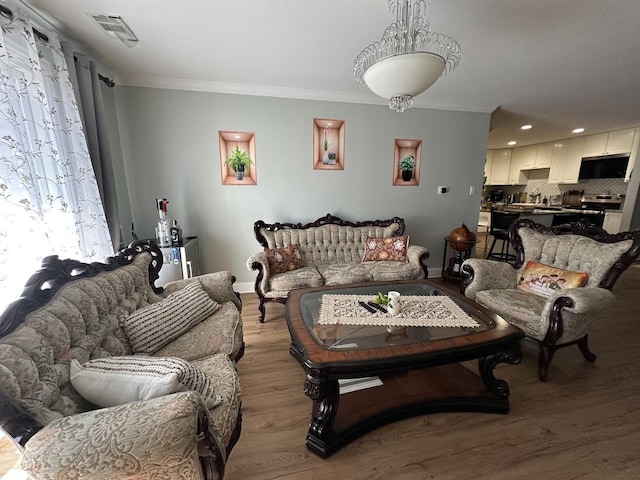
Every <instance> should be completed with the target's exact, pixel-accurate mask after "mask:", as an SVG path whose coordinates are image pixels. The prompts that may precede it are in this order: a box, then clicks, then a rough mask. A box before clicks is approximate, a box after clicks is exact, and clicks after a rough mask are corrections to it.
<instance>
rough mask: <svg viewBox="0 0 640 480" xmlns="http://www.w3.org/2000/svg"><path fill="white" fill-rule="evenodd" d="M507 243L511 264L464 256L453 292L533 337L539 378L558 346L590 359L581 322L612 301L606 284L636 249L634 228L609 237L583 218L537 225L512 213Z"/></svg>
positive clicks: (639, 239) (638, 235) (639, 246)
mask: <svg viewBox="0 0 640 480" xmlns="http://www.w3.org/2000/svg"><path fill="white" fill-rule="evenodd" d="M509 241H510V242H511V244H512V246H513V247H514V249H515V251H516V260H515V262H514V263H513V264H511V263H505V262H499V261H495V260H486V259H478V258H470V259H467V260H466V261H465V262H464V263H463V265H462V274H463V277H464V278H463V282H462V284H461V286H460V290H461V292H462V293H463V294H464V295H465V296H466V297H468V298H471V299H473V300H475V301H476V302H478V303H480V304H481V305H483V306H484V307H486V308H488V309H489V310H491V311H493V312H496V313H497V314H498V315H500V316H502V317H503V318H504V319H505V320H506V321H508V322H509V323H511V324H512V325H515V326H517V327H519V328H520V329H522V330H523V331H524V333H525V334H526V335H527V336H528V337H530V338H532V339H534V340H536V341H537V342H538V344H539V357H538V375H539V378H540V380H541V381H546V380H547V378H548V370H549V364H550V363H551V360H552V359H553V356H554V354H555V352H556V351H557V350H558V349H559V348H562V347H566V346H569V345H574V344H577V345H578V347H579V348H580V351H581V352H582V354H583V355H584V357H585V359H587V360H588V361H591V362H593V361H595V359H596V356H595V355H594V354H593V353H592V352H591V351H590V350H589V347H588V343H587V340H588V333H589V328H590V326H591V323H592V322H593V321H594V319H595V318H596V316H597V315H598V314H599V312H602V311H603V310H605V309H606V308H607V307H608V306H610V305H611V304H612V303H613V302H615V295H614V294H613V292H612V291H611V289H612V287H613V285H614V284H615V282H616V281H617V279H618V278H619V277H620V275H621V274H622V272H624V270H626V269H627V268H628V267H629V265H631V264H632V263H633V262H634V261H635V260H636V259H637V258H638V255H640V230H636V231H634V232H624V233H620V234H615V235H610V234H608V233H607V232H606V231H605V230H602V229H601V228H598V227H596V226H594V225H591V224H589V223H588V222H586V221H580V222H575V223H570V224H564V225H559V226H555V227H545V226H543V225H540V224H536V223H534V222H533V221H532V220H530V219H519V220H516V221H515V222H514V223H513V224H512V225H511V227H510V228H509ZM567 280H568V281H567Z"/></svg>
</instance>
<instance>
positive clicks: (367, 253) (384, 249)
mask: <svg viewBox="0 0 640 480" xmlns="http://www.w3.org/2000/svg"><path fill="white" fill-rule="evenodd" d="M408 245H409V235H401V236H398V237H384V238H374V237H367V239H366V241H365V242H364V256H363V257H362V261H363V262H406V261H407V248H408Z"/></svg>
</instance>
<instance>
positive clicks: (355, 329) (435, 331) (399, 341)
mask: <svg viewBox="0 0 640 480" xmlns="http://www.w3.org/2000/svg"><path fill="white" fill-rule="evenodd" d="M387 287H388V288H387V289H385V286H384V285H364V286H358V287H345V288H332V289H330V290H318V291H314V292H310V293H305V294H303V295H302V296H301V298H300V310H301V314H302V318H303V320H304V323H305V326H306V327H307V329H308V331H309V333H310V334H311V335H312V337H313V339H314V340H315V342H317V344H318V345H320V346H321V347H323V348H325V349H328V350H335V351H338V350H362V349H372V348H381V347H389V346H393V345H407V344H413V343H422V342H428V341H433V340H441V339H446V338H452V337H462V336H465V335H471V334H476V333H479V332H483V331H486V330H490V329H492V328H494V327H495V323H494V322H493V320H492V319H491V318H489V317H488V316H487V315H485V314H484V313H483V312H482V311H481V310H480V309H478V308H476V307H474V306H473V305H472V304H470V303H468V302H465V301H462V300H460V299H457V298H455V297H454V296H452V295H446V294H445V293H444V292H442V291H439V290H438V289H437V288H436V287H434V286H433V285H430V284H428V283H426V282H420V283H418V282H416V283H392V284H389V285H388V286H387ZM387 290H395V291H398V292H400V294H401V295H402V296H435V295H443V296H446V297H448V298H449V299H450V300H452V301H453V302H454V303H455V304H456V305H457V306H458V307H460V308H461V309H462V310H463V311H464V312H465V313H466V314H468V315H469V316H471V317H472V318H473V319H474V320H476V321H477V322H478V324H479V325H478V326H477V327H473V328H471V327H416V326H404V327H398V326H375V325H346V324H341V323H337V324H331V325H326V324H321V323H320V307H321V304H322V297H323V295H325V294H328V293H330V294H333V295H342V294H348V295H358V296H366V297H370V298H367V300H368V301H373V300H374V299H375V297H376V296H377V294H378V293H379V292H380V293H383V294H386V293H387Z"/></svg>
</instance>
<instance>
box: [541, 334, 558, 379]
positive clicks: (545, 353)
mask: <svg viewBox="0 0 640 480" xmlns="http://www.w3.org/2000/svg"><path fill="white" fill-rule="evenodd" d="M555 353H556V351H555V349H554V348H552V347H548V346H547V345H544V344H542V343H541V344H540V353H539V355H538V378H539V379H540V381H541V382H546V381H547V379H548V378H549V364H550V363H551V360H552V359H553V355H554V354H555Z"/></svg>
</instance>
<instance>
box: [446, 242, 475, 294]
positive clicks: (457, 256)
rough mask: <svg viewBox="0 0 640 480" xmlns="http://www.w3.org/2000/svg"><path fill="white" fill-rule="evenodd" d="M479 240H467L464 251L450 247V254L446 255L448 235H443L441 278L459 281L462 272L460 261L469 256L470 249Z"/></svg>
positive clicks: (448, 246)
mask: <svg viewBox="0 0 640 480" xmlns="http://www.w3.org/2000/svg"><path fill="white" fill-rule="evenodd" d="M479 241H480V240H467V241H466V242H464V243H465V247H466V248H465V250H464V251H457V250H453V249H451V254H450V255H447V252H448V251H449V248H451V247H450V245H449V237H444V253H443V255H442V278H443V279H445V280H449V281H450V282H455V283H461V282H462V273H461V272H460V267H461V265H462V262H464V261H465V260H466V259H467V258H469V257H471V250H472V249H473V247H474V246H475V244H476V243H478V242H479Z"/></svg>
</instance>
